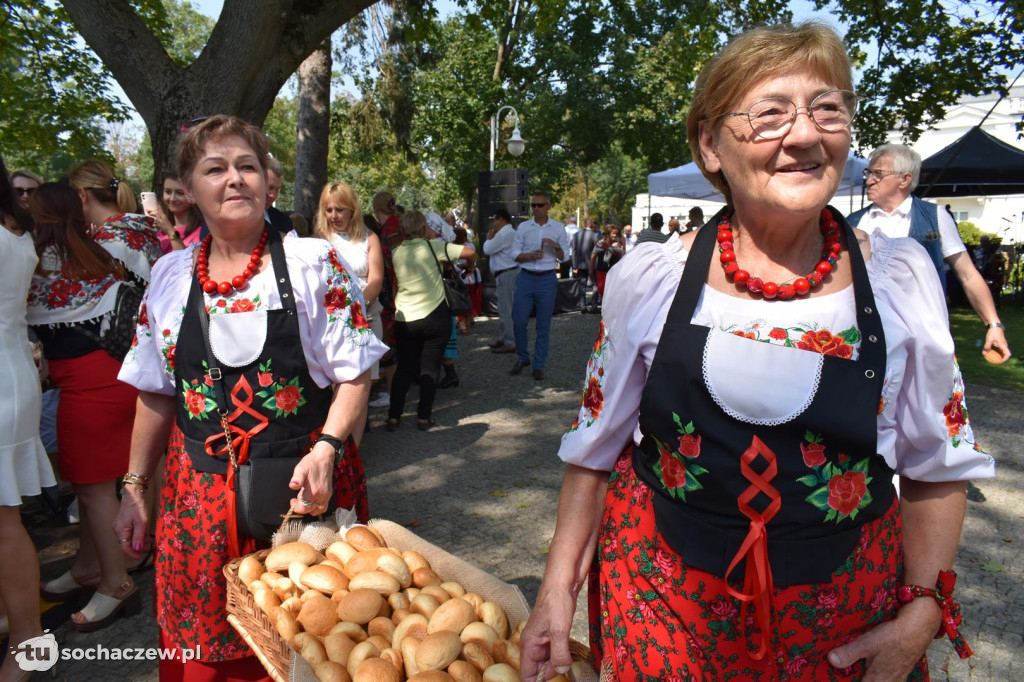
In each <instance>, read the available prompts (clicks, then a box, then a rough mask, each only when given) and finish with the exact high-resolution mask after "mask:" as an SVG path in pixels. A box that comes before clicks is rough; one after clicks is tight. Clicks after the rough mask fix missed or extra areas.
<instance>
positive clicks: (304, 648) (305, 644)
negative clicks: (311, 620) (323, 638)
mask: <svg viewBox="0 0 1024 682" xmlns="http://www.w3.org/2000/svg"><path fill="white" fill-rule="evenodd" d="M292 643H293V644H294V645H295V647H297V648H298V651H299V655H300V656H302V657H303V658H304V659H306V662H307V663H309V665H310V666H311V667H313V668H316V667H317V666H318V665H320V664H321V663H323V662H324V661H326V660H328V659H327V652H326V651H325V650H324V645H323V644H322V643H321V642H320V640H319V639H317V638H316V637H314V636H313V635H311V634H310V633H308V632H300V633H299V634H297V635H295V639H294V640H293V641H292Z"/></svg>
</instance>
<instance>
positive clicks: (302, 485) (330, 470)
mask: <svg viewBox="0 0 1024 682" xmlns="http://www.w3.org/2000/svg"><path fill="white" fill-rule="evenodd" d="M288 487H290V488H291V489H292V490H297V491H298V493H299V494H298V495H296V496H295V498H293V499H292V502H291V506H292V511H293V512H294V513H296V514H310V513H313V514H317V513H319V512H321V511H323V510H324V509H326V508H327V502H328V501H329V500H330V499H331V495H333V494H334V448H332V447H331V446H330V445H329V444H328V443H323V442H321V443H316V444H315V445H314V446H313V449H312V450H310V451H309V454H307V455H306V456H305V457H303V458H302V459H300V460H299V463H298V464H296V465H295V470H294V471H292V480H291V483H289V484H288Z"/></svg>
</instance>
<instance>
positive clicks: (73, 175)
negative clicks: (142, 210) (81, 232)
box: [67, 159, 139, 213]
mask: <svg viewBox="0 0 1024 682" xmlns="http://www.w3.org/2000/svg"><path fill="white" fill-rule="evenodd" d="M67 177H68V183H69V184H70V185H71V186H72V187H73V188H75V189H84V190H87V191H88V192H89V193H90V194H92V195H93V196H94V197H95V198H96V201H98V202H100V203H101V204H104V205H105V204H113V205H114V206H117V210H118V211H120V212H121V213H138V212H139V202H138V201H136V200H135V190H133V189H132V186H131V185H129V184H128V183H127V182H125V181H123V180H121V179H120V178H118V177H117V176H115V175H114V170H113V169H112V168H111V167H110V166H108V165H107V164H106V163H104V162H103V161H100V160H99V159H89V160H88V161H83V162H82V163H80V164H78V165H77V166H75V167H74V168H72V169H71V172H70V173H68V176H67Z"/></svg>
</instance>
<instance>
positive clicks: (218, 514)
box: [154, 424, 370, 662]
mask: <svg viewBox="0 0 1024 682" xmlns="http://www.w3.org/2000/svg"><path fill="white" fill-rule="evenodd" d="M183 438H184V437H183V434H182V432H181V430H180V429H179V428H178V426H177V424H175V425H174V428H173V429H172V431H171V437H170V440H169V441H168V444H167V465H166V467H165V469H164V478H163V487H162V488H161V490H160V500H159V503H158V505H157V509H156V514H157V519H156V553H155V554H156V560H155V578H154V580H155V589H154V600H155V609H156V618H157V624H158V625H159V626H160V630H161V635H162V637H164V638H165V640H166V642H167V646H168V647H181V648H184V649H192V650H195V648H196V647H197V646H199V647H201V649H200V659H201V660H203V661H206V662H217V661H227V660H232V659H237V658H242V657H244V656H251V655H252V653H251V652H250V651H249V647H248V645H246V643H245V642H244V641H242V639H241V638H240V637H239V636H238V633H236V632H235V630H234V628H232V627H231V625H230V624H229V623H228V621H227V612H226V611H225V605H226V603H227V582H226V580H225V578H224V574H223V573H222V572H221V571H222V569H223V567H224V564H226V563H228V562H229V561H230V560H231V559H232V557H231V556H230V554H229V552H228V544H227V524H228V512H229V509H228V505H227V486H226V485H225V477H224V476H220V475H217V474H209V473H203V472H199V471H195V470H194V469H193V468H192V460H191V458H190V457H189V456H188V453H186V452H185V449H184V442H183ZM334 494H335V500H336V501H337V504H338V506H339V507H344V508H346V509H350V508H352V507H355V509H356V513H357V515H358V517H359V520H360V521H362V522H364V523H365V522H366V521H367V520H369V517H370V514H369V507H368V504H367V498H366V475H365V473H364V472H363V463H362V460H361V459H360V457H359V453H358V451H357V450H356V448H355V446H354V445H352V444H351V442H350V444H349V447H348V448H347V449H346V453H345V457H343V458H342V459H341V461H340V462H339V463H338V468H336V469H335V471H334ZM257 549H260V545H258V544H257V542H256V541H254V540H251V539H248V540H244V541H243V542H241V551H242V553H243V554H248V553H250V552H255V551H256V550H257Z"/></svg>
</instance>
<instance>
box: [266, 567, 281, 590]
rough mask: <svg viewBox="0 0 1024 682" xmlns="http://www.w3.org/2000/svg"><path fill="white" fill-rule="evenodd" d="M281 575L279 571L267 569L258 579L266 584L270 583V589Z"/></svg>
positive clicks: (275, 584)
mask: <svg viewBox="0 0 1024 682" xmlns="http://www.w3.org/2000/svg"><path fill="white" fill-rule="evenodd" d="M283 577H284V576H283V575H281V574H280V573H274V572H272V571H267V572H265V573H264V574H263V575H261V576H260V580H262V581H263V582H265V583H266V584H267V585H270V589H274V587H276V586H277V581H278V580H280V579H281V578H283Z"/></svg>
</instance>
